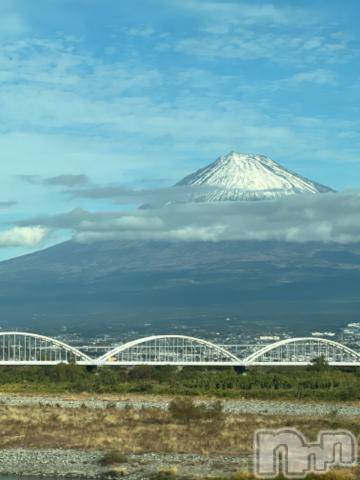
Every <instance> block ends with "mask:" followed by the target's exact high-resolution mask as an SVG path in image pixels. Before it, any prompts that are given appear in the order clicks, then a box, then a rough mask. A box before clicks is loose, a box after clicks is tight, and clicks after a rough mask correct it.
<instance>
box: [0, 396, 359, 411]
mask: <svg viewBox="0 0 360 480" xmlns="http://www.w3.org/2000/svg"><path fill="white" fill-rule="evenodd" d="M196 401H197V402H200V403H207V402H208V400H201V399H200V400H196ZM222 403H223V405H224V411H225V412H229V413H250V414H262V415H290V416H291V415H294V416H299V415H300V416H324V415H334V414H336V415H345V416H360V405H346V404H333V403H304V402H290V401H265V400H241V399H239V400H222ZM0 404H3V405H10V406H17V407H21V406H33V405H47V406H53V407H61V408H80V407H86V408H98V409H105V408H108V407H109V406H111V407H113V408H119V409H126V408H133V409H142V408H156V409H160V410H167V408H168V405H169V401H168V400H167V399H164V398H158V397H157V398H153V397H151V398H149V399H146V398H144V397H142V398H139V397H129V398H125V399H111V400H105V399H99V398H88V397H87V398H76V399H74V398H72V399H69V398H64V397H60V396H59V397H56V396H44V395H31V396H25V395H9V394H0Z"/></svg>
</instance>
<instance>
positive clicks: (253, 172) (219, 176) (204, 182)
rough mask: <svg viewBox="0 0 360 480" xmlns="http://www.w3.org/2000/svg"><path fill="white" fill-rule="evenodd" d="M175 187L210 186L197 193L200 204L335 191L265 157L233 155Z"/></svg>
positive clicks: (234, 153) (196, 198)
mask: <svg viewBox="0 0 360 480" xmlns="http://www.w3.org/2000/svg"><path fill="white" fill-rule="evenodd" d="M175 186H207V187H211V188H210V189H209V190H207V191H206V192H204V193H199V192H198V193H194V195H193V197H192V200H193V201H197V202H217V201H225V200H264V199H273V198H278V197H282V196H287V195H294V194H301V193H313V194H315V193H326V192H332V191H333V190H332V189H331V188H329V187H326V186H324V185H321V184H319V183H316V182H313V181H311V180H308V179H306V178H304V177H301V176H300V175H298V174H296V173H294V172H291V171H289V170H287V169H286V168H284V167H282V166H281V165H279V164H278V163H277V162H275V161H274V160H271V159H270V158H268V157H266V156H265V155H257V154H247V153H237V152H230V153H229V154H227V155H223V156H221V157H219V158H218V159H217V160H215V162H213V163H211V164H210V165H208V166H206V167H204V168H201V169H200V170H197V171H196V172H194V173H192V174H190V175H188V176H186V177H185V178H183V179H182V180H181V181H180V182H179V183H177V184H176V185H175Z"/></svg>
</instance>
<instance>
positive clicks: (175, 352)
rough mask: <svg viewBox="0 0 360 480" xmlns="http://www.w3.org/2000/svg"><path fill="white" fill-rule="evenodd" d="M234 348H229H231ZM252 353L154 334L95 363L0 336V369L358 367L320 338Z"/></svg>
mask: <svg viewBox="0 0 360 480" xmlns="http://www.w3.org/2000/svg"><path fill="white" fill-rule="evenodd" d="M232 347H233V346H232ZM251 350H252V353H250V354H249V353H248V352H247V353H243V354H238V353H237V354H236V355H235V354H234V353H232V352H233V348H231V347H226V346H220V345H216V344H214V343H211V342H209V341H207V340H202V339H199V338H194V337H188V336H185V335H154V336H151V337H145V338H140V339H138V340H134V341H131V342H127V343H124V344H122V345H118V346H117V347H115V348H113V349H111V350H109V351H107V352H106V353H105V354H104V355H102V356H100V357H98V358H92V357H90V356H89V355H87V354H86V353H84V352H83V351H81V350H80V349H77V348H75V347H72V346H71V345H68V344H66V343H64V342H61V341H59V340H57V339H54V338H50V337H46V336H44V335H38V334H35V333H27V332H0V365H56V364H59V363H76V364H79V365H88V366H103V365H113V366H116V365H119V366H121V365H123V366H131V365H184V366H185V365H193V366H241V367H250V366H276V365H278V366H292V365H294V366H300V365H309V364H310V363H311V362H312V361H313V360H314V359H316V358H319V357H323V358H324V359H325V360H326V361H327V362H328V363H329V364H330V365H334V366H336V365H337V366H360V353H358V352H356V351H355V350H352V349H351V348H349V347H347V346H345V345H342V344H341V343H338V342H334V341H332V340H328V339H324V338H313V337H309V338H307V337H301V338H289V339H285V340H280V341H278V342H275V343H272V344H269V345H266V346H262V347H261V346H256V345H253V346H252V349H251Z"/></svg>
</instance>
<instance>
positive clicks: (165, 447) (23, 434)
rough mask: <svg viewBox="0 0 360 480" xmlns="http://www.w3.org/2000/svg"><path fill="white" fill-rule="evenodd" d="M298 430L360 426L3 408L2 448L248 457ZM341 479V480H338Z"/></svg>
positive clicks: (355, 427)
mask: <svg viewBox="0 0 360 480" xmlns="http://www.w3.org/2000/svg"><path fill="white" fill-rule="evenodd" d="M284 426H291V427H296V428H298V429H299V430H301V431H302V432H304V433H305V434H306V435H308V437H309V439H314V438H315V437H316V435H317V433H318V432H319V431H320V430H322V429H325V430H326V429H337V428H339V429H340V428H341V429H349V430H350V431H352V432H353V433H354V434H355V435H356V436H357V437H359V434H360V425H359V423H358V421H357V419H353V418H351V417H346V418H345V417H330V416H329V417H322V418H318V417H296V418H294V417H286V416H282V417H281V416H269V415H239V414H237V415H235V414H227V415H225V416H224V420H223V421H222V422H212V421H206V422H201V421H200V422H189V423H187V424H183V423H178V422H176V421H174V420H173V418H172V417H171V415H170V414H169V413H167V412H164V411H160V410H157V409H144V410H132V409H127V410H117V409H112V408H111V409H106V410H99V409H86V408H79V409H67V408H66V409H65V408H59V407H44V406H32V407H13V406H5V405H0V433H1V435H0V448H8V447H24V448H75V449H104V450H107V451H109V450H118V451H121V452H122V453H124V454H126V453H140V452H186V453H201V454H214V453H219V454H227V455H230V454H233V455H237V454H242V453H247V452H248V453H249V452H251V451H252V441H253V434H254V431H255V430H256V429H259V428H281V427H284ZM334 480H336V479H334Z"/></svg>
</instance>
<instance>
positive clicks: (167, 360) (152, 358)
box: [98, 335, 241, 365]
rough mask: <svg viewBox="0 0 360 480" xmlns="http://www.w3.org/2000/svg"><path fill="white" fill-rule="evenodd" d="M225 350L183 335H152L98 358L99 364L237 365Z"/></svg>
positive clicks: (234, 358)
mask: <svg viewBox="0 0 360 480" xmlns="http://www.w3.org/2000/svg"><path fill="white" fill-rule="evenodd" d="M240 363H241V362H240V360H239V359H238V358H237V357H236V356H235V355H234V354H232V353H230V352H228V351H227V350H226V349H224V348H222V347H220V346H218V345H215V344H214V343H211V342H208V341H207V340H202V339H199V338H195V337H188V336H185V335H152V336H150V337H145V338H140V339H137V340H134V341H132V342H128V343H125V344H123V345H119V346H117V347H116V348H114V349H113V350H111V351H110V352H107V353H105V354H104V355H103V356H102V357H100V358H99V359H98V364H99V365H105V364H107V365H143V364H146V365H238V364H240Z"/></svg>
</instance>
